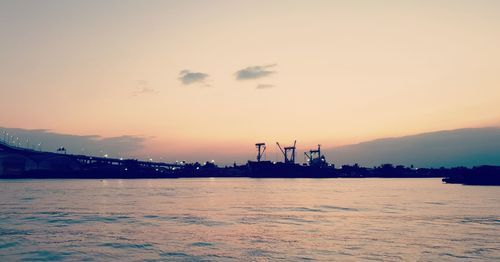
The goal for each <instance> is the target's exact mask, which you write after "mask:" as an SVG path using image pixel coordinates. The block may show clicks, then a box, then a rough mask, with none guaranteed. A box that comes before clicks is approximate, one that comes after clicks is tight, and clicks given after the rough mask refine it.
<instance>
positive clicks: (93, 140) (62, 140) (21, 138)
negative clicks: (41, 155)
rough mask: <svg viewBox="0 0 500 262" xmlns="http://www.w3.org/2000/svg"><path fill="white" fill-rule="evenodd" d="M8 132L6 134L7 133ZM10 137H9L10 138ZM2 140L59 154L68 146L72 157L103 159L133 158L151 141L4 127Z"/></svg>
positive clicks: (1, 130) (1, 132)
mask: <svg viewBox="0 0 500 262" xmlns="http://www.w3.org/2000/svg"><path fill="white" fill-rule="evenodd" d="M4 132H5V133H4ZM7 134H8V135H7ZM0 135H1V138H0V139H1V140H3V139H4V137H6V140H7V141H9V142H10V143H11V144H13V143H15V144H16V145H17V146H22V147H27V148H34V149H36V150H43V151H52V152H53V151H55V150H56V149H57V148H59V147H61V146H64V147H65V148H66V149H67V150H68V152H69V153H71V154H85V155H97V156H102V155H103V154H108V155H109V156H113V157H118V156H124V157H126V156H132V155H134V154H135V153H136V152H137V151H139V150H141V149H142V148H143V147H144V143H145V142H146V140H147V138H146V137H142V136H133V135H124V136H116V137H101V136H98V135H72V134H60V133H55V132H52V131H50V130H45V129H35V130H31V129H21V128H4V127H0Z"/></svg>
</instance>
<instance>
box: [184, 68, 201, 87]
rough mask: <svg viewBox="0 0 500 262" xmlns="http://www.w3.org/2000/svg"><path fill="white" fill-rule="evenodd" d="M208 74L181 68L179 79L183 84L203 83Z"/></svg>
mask: <svg viewBox="0 0 500 262" xmlns="http://www.w3.org/2000/svg"><path fill="white" fill-rule="evenodd" d="M207 78H208V74H205V73H201V72H193V71H191V70H182V71H181V72H180V73H179V80H180V81H181V82H182V84H183V85H191V84H195V83H205V81H206V80H207Z"/></svg>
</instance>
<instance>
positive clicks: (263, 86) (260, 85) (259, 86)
mask: <svg viewBox="0 0 500 262" xmlns="http://www.w3.org/2000/svg"><path fill="white" fill-rule="evenodd" d="M273 87H275V85H269V84H258V85H257V87H256V88H257V89H269V88H273Z"/></svg>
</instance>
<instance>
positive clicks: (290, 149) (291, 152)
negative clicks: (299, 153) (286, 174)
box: [276, 140, 297, 164]
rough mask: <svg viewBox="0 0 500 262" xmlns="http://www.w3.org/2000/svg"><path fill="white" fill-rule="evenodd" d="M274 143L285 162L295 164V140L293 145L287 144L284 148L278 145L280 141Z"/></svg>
mask: <svg viewBox="0 0 500 262" xmlns="http://www.w3.org/2000/svg"><path fill="white" fill-rule="evenodd" d="M276 144H277V145H278V148H279V149H280V150H281V153H283V156H284V157H285V164H295V145H296V144H297V140H295V142H293V146H287V147H284V148H282V147H281V146H280V143H278V142H276Z"/></svg>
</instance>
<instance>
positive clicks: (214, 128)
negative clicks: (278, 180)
mask: <svg viewBox="0 0 500 262" xmlns="http://www.w3.org/2000/svg"><path fill="white" fill-rule="evenodd" d="M0 39H1V41H0V126H3V127H7V128H19V129H26V130H50V132H54V133H60V134H71V135H75V136H96V137H102V138H117V137H127V138H130V137H132V138H137V139H136V140H134V141H141V146H138V147H137V149H135V150H130V152H128V154H129V155H134V156H141V157H146V156H155V157H157V156H162V157H165V158H166V159H175V158H187V159H200V160H201V159H210V158H212V157H213V156H215V157H217V158H219V159H222V160H223V161H226V162H227V161H229V160H230V159H231V158H232V157H233V156H235V155H253V153H254V143H256V142H266V143H268V145H271V146H270V147H269V150H270V154H271V155H273V154H274V155H276V148H275V146H273V145H274V143H275V141H279V142H280V143H282V144H285V145H289V144H292V143H293V141H294V140H295V139H297V140H298V145H299V148H304V149H305V148H312V147H315V146H316V144H318V143H319V144H322V145H323V146H326V147H335V146H342V145H348V144H355V143H359V142H362V141H367V140H373V139H377V138H384V137H397V136H406V135H411V134H418V133H424V132H432V131H439V130H450V129H459V128H471V127H472V128H475V127H487V126H499V125H500V103H499V102H498V101H500V74H499V73H498V72H500V48H498V47H499V46H500V2H499V1H483V0H477V1H443V0H435V1H313V0H310V1H291V0H288V1H189V0H186V1H152V0H151V1H92V0H89V1H24V0H16V1H6V0H0ZM132 140H133V139H132Z"/></svg>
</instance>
